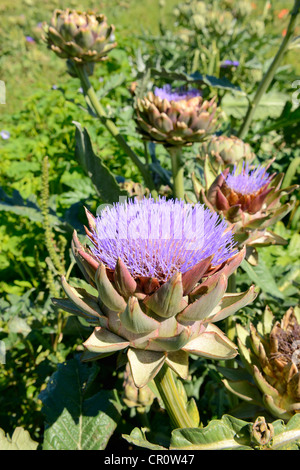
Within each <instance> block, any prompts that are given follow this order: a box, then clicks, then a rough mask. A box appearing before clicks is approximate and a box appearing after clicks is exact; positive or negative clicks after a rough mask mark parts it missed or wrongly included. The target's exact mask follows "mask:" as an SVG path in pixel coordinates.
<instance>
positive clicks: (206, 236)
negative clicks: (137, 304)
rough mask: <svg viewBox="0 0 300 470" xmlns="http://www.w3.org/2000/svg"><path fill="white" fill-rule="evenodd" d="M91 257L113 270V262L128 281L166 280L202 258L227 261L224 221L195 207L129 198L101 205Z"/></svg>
mask: <svg viewBox="0 0 300 470" xmlns="http://www.w3.org/2000/svg"><path fill="white" fill-rule="evenodd" d="M90 239H91V242H92V246H91V250H92V252H93V254H94V256H95V257H96V258H97V259H98V260H99V261H101V262H103V263H104V264H105V265H106V266H107V267H108V268H111V269H114V268H115V266H116V262H117V260H118V258H121V259H122V261H123V262H124V263H125V265H126V266H127V268H128V270H129V272H130V273H131V274H132V275H133V276H134V277H139V276H142V277H155V278H157V279H159V280H161V281H166V280H168V279H169V278H170V277H171V276H172V275H173V274H174V273H175V272H178V271H179V272H182V273H184V272H186V271H188V270H189V269H190V268H192V267H193V266H195V265H196V264H197V263H199V262H200V261H202V260H204V259H205V258H207V257H208V256H213V259H212V265H213V266H217V265H219V264H221V263H222V262H223V261H226V260H227V259H228V258H230V257H232V256H233V255H234V254H235V253H236V252H237V250H236V249H235V245H234V241H233V234H232V232H231V231H230V230H229V229H228V225H227V222H226V221H225V220H222V219H221V218H220V217H219V216H218V214H217V213H214V212H211V211H210V210H208V209H206V208H205V207H204V206H203V205H201V204H199V203H198V204H196V205H194V206H193V205H192V204H186V203H184V202H183V201H179V200H173V199H171V200H166V199H165V198H159V199H157V200H154V199H152V198H149V199H147V198H144V199H142V200H137V199H135V200H134V201H129V202H125V203H115V204H114V205H113V206H109V207H106V208H105V209H104V210H103V211H102V212H101V214H100V215H99V216H98V217H97V218H96V220H95V229H94V233H92V237H90Z"/></svg>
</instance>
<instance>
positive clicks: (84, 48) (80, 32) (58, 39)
mask: <svg viewBox="0 0 300 470" xmlns="http://www.w3.org/2000/svg"><path fill="white" fill-rule="evenodd" d="M113 31H114V26H109V25H108V24H107V21H106V17H105V16H104V15H95V14H94V13H92V12H88V13H85V12H80V11H76V10H70V9H66V10H55V12H54V13H53V16H52V19H51V22H50V25H48V26H46V27H45V33H46V37H45V40H46V42H47V43H48V47H49V48H50V49H52V50H53V51H54V52H55V53H56V54H57V55H58V56H59V57H62V58H65V59H71V60H73V61H75V62H78V63H81V64H85V63H95V62H99V61H103V60H106V59H107V53H108V52H109V51H110V50H111V49H113V48H114V47H116V43H115V42H114V41H113V40H112V32H113Z"/></svg>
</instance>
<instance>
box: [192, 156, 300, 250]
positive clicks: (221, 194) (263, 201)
mask: <svg viewBox="0 0 300 470" xmlns="http://www.w3.org/2000/svg"><path fill="white" fill-rule="evenodd" d="M270 165H271V162H270V163H269V164H268V165H267V166H266V167H263V166H257V167H254V166H252V167H250V166H249V163H246V164H245V162H244V163H243V165H242V166H241V167H238V166H236V165H235V166H234V168H233V170H230V168H226V169H225V170H224V171H223V172H222V173H220V174H219V175H218V176H217V177H216V179H215V181H214V182H213V183H212V184H211V186H210V187H208V188H207V192H206V193H205V192H204V191H202V193H201V194H202V200H203V201H204V202H205V204H206V205H207V206H208V207H209V208H210V209H211V210H216V211H217V212H219V213H220V214H221V215H222V216H223V217H224V218H225V219H226V220H227V221H228V223H229V225H231V224H234V227H233V231H234V239H235V240H236V241H237V242H238V244H239V245H240V246H241V245H249V246H250V245H252V246H254V245H255V246H258V245H259V244H262V245H269V244H285V240H283V239H282V238H281V237H278V236H276V235H275V234H274V233H273V232H271V231H269V230H267V228H268V227H269V226H271V225H272V224H274V223H275V222H276V221H277V220H280V219H282V218H283V217H284V216H285V215H286V214H287V213H288V212H290V211H291V209H292V204H291V203H289V202H286V203H285V204H281V201H280V200H281V197H282V196H285V195H287V194H289V193H291V192H292V191H294V190H295V189H296V188H297V185H293V186H290V187H288V188H284V189H283V188H280V185H281V182H282V180H283V177H284V174H283V173H278V174H275V173H273V174H270V173H269V172H268V171H267V170H268V168H269V167H270Z"/></svg>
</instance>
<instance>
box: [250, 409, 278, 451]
mask: <svg viewBox="0 0 300 470" xmlns="http://www.w3.org/2000/svg"><path fill="white" fill-rule="evenodd" d="M273 437H274V428H273V425H272V424H271V423H267V422H266V420H265V418H264V417H263V416H259V417H258V418H257V419H256V420H255V422H254V423H253V425H252V428H251V440H252V442H253V444H254V445H255V446H258V447H259V448H264V447H269V446H271V445H272V439H273Z"/></svg>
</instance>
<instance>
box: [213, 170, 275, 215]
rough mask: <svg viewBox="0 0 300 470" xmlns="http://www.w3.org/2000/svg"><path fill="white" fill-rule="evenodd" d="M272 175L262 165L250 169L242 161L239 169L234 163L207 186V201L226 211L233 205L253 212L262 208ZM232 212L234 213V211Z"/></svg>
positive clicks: (250, 212)
mask: <svg viewBox="0 0 300 470" xmlns="http://www.w3.org/2000/svg"><path fill="white" fill-rule="evenodd" d="M273 177H274V175H269V174H268V173H267V172H266V169H265V168H264V167H262V166H259V167H257V168H254V169H252V170H251V169H250V167H249V164H248V163H247V164H246V165H245V163H243V165H242V168H241V169H240V170H238V169H237V166H236V165H235V166H234V168H233V170H232V171H231V172H230V170H229V168H226V170H224V171H223V173H221V175H219V176H218V177H217V178H216V180H215V182H214V183H213V184H212V186H211V187H210V188H209V191H208V198H209V201H210V202H211V203H213V205H214V206H215V207H216V208H217V209H218V210H221V211H225V212H226V211H228V210H229V209H231V208H232V207H235V209H241V210H242V211H243V212H247V213H249V214H255V213H256V212H258V211H259V210H260V209H261V208H262V206H263V204H264V201H265V198H266V196H267V195H268V193H269V192H270V191H271V189H272V188H269V184H270V182H271V180H272V178H273ZM233 212H234V215H236V211H235V210H234V211H233ZM230 213H231V212H230Z"/></svg>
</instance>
